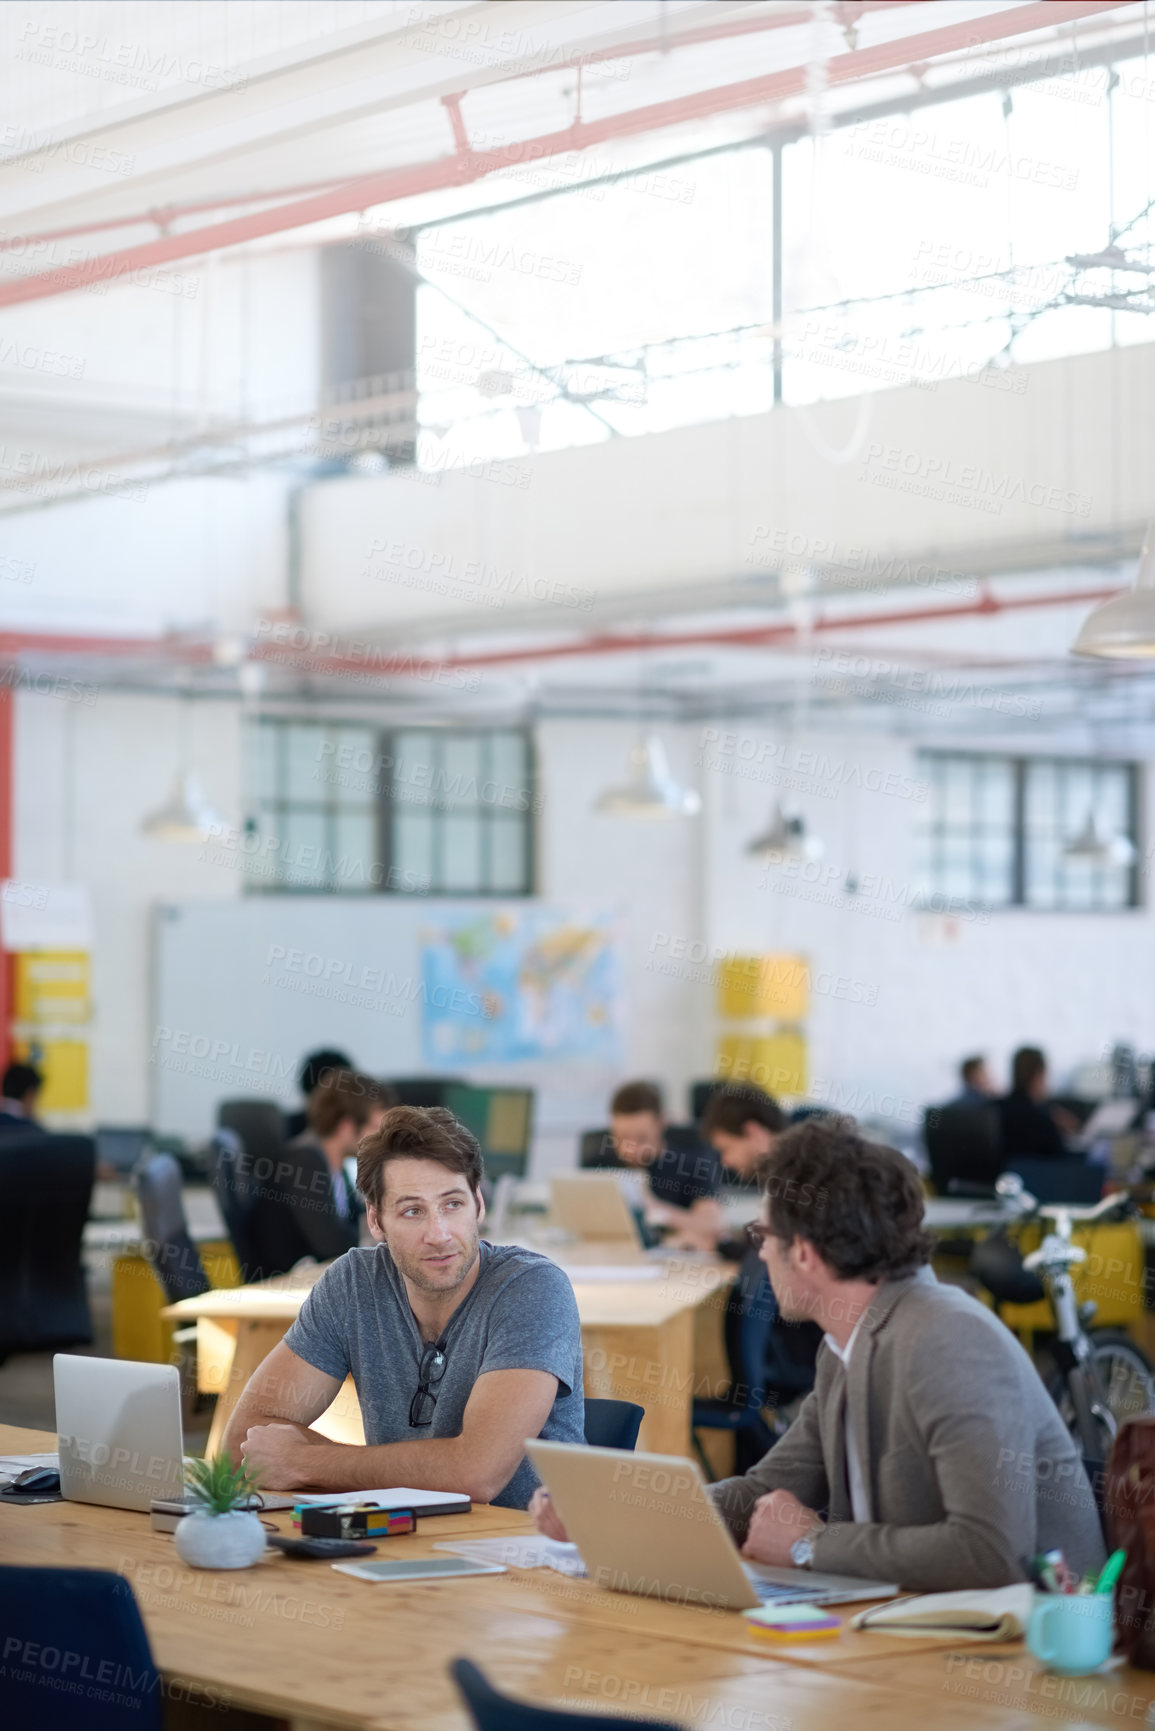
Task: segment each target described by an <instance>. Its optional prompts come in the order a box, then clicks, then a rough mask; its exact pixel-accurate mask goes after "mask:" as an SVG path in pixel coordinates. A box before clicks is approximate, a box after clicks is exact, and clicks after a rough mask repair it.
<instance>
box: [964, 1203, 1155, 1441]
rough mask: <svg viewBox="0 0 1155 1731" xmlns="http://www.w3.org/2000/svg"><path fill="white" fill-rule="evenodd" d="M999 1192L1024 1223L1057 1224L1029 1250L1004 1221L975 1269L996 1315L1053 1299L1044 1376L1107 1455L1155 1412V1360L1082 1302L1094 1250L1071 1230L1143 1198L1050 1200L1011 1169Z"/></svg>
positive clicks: (1076, 1434)
mask: <svg viewBox="0 0 1155 1731" xmlns="http://www.w3.org/2000/svg"><path fill="white" fill-rule="evenodd" d="M995 1191H996V1194H997V1195H998V1197H999V1198H1000V1200H1001V1201H1002V1202H1003V1204H1004V1206H1006V1207H1010V1208H1015V1209H1016V1213H1015V1221H1016V1223H1022V1222H1025V1221H1028V1220H1035V1219H1045V1220H1047V1221H1049V1222H1050V1223H1051V1230H1049V1231H1048V1232H1046V1233H1045V1235H1044V1237H1043V1242H1042V1243H1041V1244H1040V1245H1039V1247H1038V1249H1037V1250H1032V1251H1031V1252H1030V1253H1029V1254H1028V1255H1027V1256H1025V1257H1024V1256H1023V1255H1022V1254H1021V1253H1020V1251H1019V1250H1018V1248H1017V1246H1016V1245H1014V1244H1012V1243H1011V1241H1010V1239H1009V1238H1008V1237H1007V1233H1006V1228H1005V1227H1001V1228H999V1229H998V1230H997V1231H995V1232H993V1233H992V1234H991V1236H990V1237H989V1238H987V1239H984V1241H983V1242H982V1243H981V1244H978V1245H976V1247H975V1249H974V1252H973V1254H972V1256H971V1262H970V1269H971V1273H972V1275H974V1277H975V1278H976V1279H977V1280H979V1281H980V1282H981V1283H982V1285H983V1286H985V1287H986V1289H987V1291H988V1292H989V1293H990V1294H991V1297H992V1298H993V1299H994V1305H995V1314H996V1315H999V1313H1000V1307H1001V1306H1002V1305H1003V1304H1035V1303H1037V1302H1038V1301H1039V1300H1040V1299H1046V1300H1048V1301H1049V1303H1050V1306H1051V1310H1052V1312H1053V1314H1054V1318H1055V1331H1054V1334H1053V1336H1051V1337H1050V1338H1049V1339H1048V1341H1047V1344H1046V1347H1045V1349H1044V1350H1045V1355H1046V1356H1045V1358H1044V1362H1043V1363H1042V1364H1041V1365H1040V1366H1039V1370H1040V1375H1041V1376H1042V1378H1043V1382H1044V1384H1045V1386H1046V1389H1047V1393H1048V1394H1049V1395H1050V1396H1051V1399H1052V1400H1053V1401H1054V1403H1055V1405H1056V1406H1057V1407H1058V1409H1059V1413H1060V1415H1061V1416H1062V1419H1063V1422H1064V1424H1065V1425H1066V1427H1067V1429H1068V1430H1069V1431H1070V1433H1071V1436H1072V1437H1073V1438H1074V1440H1075V1441H1076V1443H1077V1444H1078V1445H1079V1452H1080V1453H1081V1454H1082V1456H1083V1458H1084V1460H1089V1461H1102V1460H1105V1459H1106V1457H1107V1454H1108V1452H1109V1450H1110V1447H1111V1444H1112V1442H1113V1441H1114V1440H1115V1436H1116V1434H1117V1432H1118V1429H1119V1426H1120V1424H1121V1423H1122V1422H1123V1420H1124V1419H1127V1418H1133V1417H1137V1416H1139V1415H1140V1414H1142V1413H1149V1412H1155V1367H1153V1366H1152V1364H1151V1361H1150V1359H1149V1358H1148V1357H1147V1354H1146V1353H1145V1352H1144V1351H1143V1349H1142V1348H1141V1347H1139V1346H1136V1344H1135V1342H1134V1341H1133V1340H1132V1339H1131V1338H1130V1336H1129V1335H1128V1334H1126V1333H1125V1332H1124V1331H1123V1330H1122V1329H1120V1328H1094V1327H1092V1326H1091V1323H1092V1321H1093V1318H1094V1315H1095V1312H1096V1309H1097V1308H1098V1307H1097V1305H1096V1304H1095V1303H1094V1301H1093V1300H1087V1301H1085V1302H1084V1303H1083V1304H1080V1303H1079V1302H1078V1300H1077V1298H1076V1296H1075V1283H1074V1280H1073V1278H1072V1271H1073V1269H1074V1268H1076V1267H1077V1266H1078V1264H1079V1263H1080V1262H1082V1261H1084V1260H1085V1258H1086V1255H1087V1253H1086V1251H1085V1250H1084V1249H1083V1248H1082V1247H1081V1246H1080V1245H1077V1244H1074V1243H1073V1242H1072V1239H1071V1233H1072V1229H1073V1227H1074V1225H1075V1224H1076V1223H1077V1224H1079V1225H1086V1224H1088V1223H1090V1222H1095V1221H1102V1222H1107V1221H1109V1220H1115V1221H1123V1220H1128V1219H1134V1218H1135V1216H1136V1215H1137V1213H1138V1209H1137V1207H1136V1204H1135V1200H1134V1198H1133V1196H1132V1195H1131V1194H1130V1192H1120V1193H1117V1194H1115V1195H1113V1196H1108V1197H1106V1198H1105V1199H1104V1200H1103V1201H1102V1202H1099V1203H1096V1204H1095V1206H1094V1207H1092V1208H1083V1207H1075V1206H1070V1205H1063V1204H1056V1203H1047V1204H1046V1205H1043V1204H1040V1203H1039V1202H1038V1201H1036V1199H1035V1198H1034V1197H1033V1196H1032V1195H1031V1194H1030V1192H1029V1191H1027V1190H1026V1189H1024V1187H1023V1183H1022V1180H1021V1179H1020V1178H1018V1177H1017V1176H1016V1175H1015V1174H1014V1173H1006V1174H1004V1176H1003V1177H1001V1178H1000V1179H999V1180H998V1181H997V1183H996V1185H995Z"/></svg>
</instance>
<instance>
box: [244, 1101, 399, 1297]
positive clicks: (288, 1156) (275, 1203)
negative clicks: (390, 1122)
mask: <svg viewBox="0 0 1155 1731" xmlns="http://www.w3.org/2000/svg"><path fill="white" fill-rule="evenodd" d="M392 1104H393V1095H392V1092H391V1090H390V1089H389V1088H388V1087H387V1085H386V1084H385V1083H383V1082H376V1081H374V1079H373V1077H372V1076H362V1075H359V1074H358V1073H357V1071H355V1070H330V1071H328V1072H327V1079H326V1080H325V1081H324V1082H322V1083H321V1084H320V1086H319V1087H317V1088H314V1090H313V1092H312V1093H311V1094H310V1096H309V1109H308V1119H309V1127H308V1129H307V1130H305V1132H304V1133H303V1134H302V1135H300V1136H297V1137H294V1139H293V1140H292V1141H291V1142H290V1143H289V1144H288V1145H287V1147H286V1149H285V1159H284V1161H282V1162H280V1163H278V1166H277V1171H276V1174H275V1178H274V1184H273V1185H272V1186H270V1187H269V1188H268V1189H267V1190H266V1191H265V1192H264V1193H262V1195H261V1196H260V1197H259V1198H258V1200H257V1202H256V1204H255V1206H254V1209H253V1214H252V1217H251V1221H250V1228H249V1230H250V1232H251V1235H252V1240H253V1248H254V1253H255V1255H256V1260H257V1265H258V1266H259V1268H260V1269H261V1271H262V1273H263V1274H264V1275H266V1276H268V1275H271V1274H283V1273H285V1272H286V1271H287V1270H288V1269H290V1268H292V1266H293V1264H294V1263H296V1262H299V1261H300V1260H301V1258H302V1257H303V1256H312V1257H315V1258H316V1260H317V1261H318V1262H328V1261H330V1260H331V1259H332V1258H333V1257H334V1256H343V1255H344V1253H345V1251H346V1250H351V1249H352V1248H353V1246H354V1245H355V1244H357V1242H358V1241H359V1239H360V1235H361V1216H360V1210H359V1207H358V1203H357V1197H356V1193H355V1191H354V1189H353V1186H352V1185H351V1184H350V1182H349V1179H348V1176H347V1174H346V1171H345V1162H346V1160H348V1159H350V1158H351V1157H352V1156H353V1155H355V1154H356V1152H357V1144H358V1143H359V1142H360V1141H361V1139H362V1137H364V1136H367V1135H371V1134H372V1133H373V1131H375V1130H376V1129H377V1128H378V1126H379V1125H380V1123H381V1120H382V1118H383V1116H384V1114H385V1112H386V1111H387V1110H388V1108H389V1107H390V1106H391V1105H392Z"/></svg>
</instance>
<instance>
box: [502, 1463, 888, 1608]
mask: <svg viewBox="0 0 1155 1731" xmlns="http://www.w3.org/2000/svg"><path fill="white" fill-rule="evenodd" d="M525 1446H526V1452H527V1454H528V1455H529V1458H530V1460H531V1461H532V1462H533V1464H534V1466H535V1467H536V1468H537V1471H538V1474H539V1476H540V1477H541V1480H542V1483H543V1484H544V1485H545V1486H546V1489H547V1490H548V1491H549V1494H550V1496H551V1497H552V1498H553V1500H554V1502H555V1503H556V1504H557V1511H558V1514H559V1515H560V1516H561V1518H562V1521H563V1522H564V1524H565V1527H566V1530H567V1532H568V1533H569V1536H570V1538H571V1539H572V1540H573V1541H574V1543H575V1544H576V1545H577V1548H578V1550H579V1551H580V1552H581V1557H582V1561H583V1562H584V1563H585V1566H586V1569H587V1570H588V1572H589V1578H590V1580H591V1581H592V1582H593V1583H594V1585H595V1586H598V1587H608V1588H611V1589H612V1590H614V1591H615V1592H619V1593H643V1594H646V1595H648V1596H650V1597H652V1598H659V1599H664V1600H665V1601H666V1602H667V1604H683V1605H703V1606H706V1607H708V1608H710V1609H718V1608H722V1609H728V1610H734V1611H745V1610H752V1609H754V1607H755V1606H757V1605H768V1604H781V1605H788V1604H808V1605H838V1604H848V1603H850V1602H851V1601H853V1600H856V1599H892V1598H893V1597H894V1595H895V1594H896V1593H897V1592H898V1587H897V1586H896V1585H895V1584H894V1582H893V1581H866V1580H862V1579H860V1578H859V1577H857V1576H852V1575H823V1574H819V1573H818V1571H817V1570H812V1569H771V1568H766V1567H764V1566H763V1565H761V1564H753V1563H746V1562H744V1561H743V1560H742V1558H741V1557H740V1556H739V1554H738V1549H737V1546H736V1545H735V1544H734V1541H733V1539H732V1538H731V1537H730V1534H729V1532H728V1531H727V1529H726V1526H725V1523H724V1522H723V1520H722V1518H721V1516H720V1515H719V1514H718V1511H717V1510H716V1509H715V1507H714V1504H713V1501H712V1500H711V1498H710V1497H709V1496H708V1495H707V1492H706V1482H705V1480H704V1479H703V1477H702V1474H701V1471H700V1469H699V1468H698V1466H697V1464H696V1462H694V1461H691V1460H683V1459H681V1457H680V1456H678V1455H646V1454H629V1453H627V1452H626V1451H625V1450H623V1449H599V1448H581V1447H579V1446H578V1445H576V1444H573V1443H554V1442H541V1441H540V1440H534V1441H529V1442H527V1443H526V1445H525Z"/></svg>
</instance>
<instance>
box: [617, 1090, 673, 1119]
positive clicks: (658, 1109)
mask: <svg viewBox="0 0 1155 1731" xmlns="http://www.w3.org/2000/svg"><path fill="white" fill-rule="evenodd" d="M634 1112H652V1113H653V1114H654V1116H655V1118H660V1117H661V1116H662V1090H661V1089H660V1088H659V1087H657V1086H656V1085H655V1084H654V1083H653V1082H623V1083H622V1085H621V1087H620V1088H619V1089H618V1091H617V1093H616V1094H615V1095H614V1097H613V1099H612V1100H611V1101H610V1117H611V1118H619V1117H621V1118H628V1117H630V1116H632V1114H633V1113H634Z"/></svg>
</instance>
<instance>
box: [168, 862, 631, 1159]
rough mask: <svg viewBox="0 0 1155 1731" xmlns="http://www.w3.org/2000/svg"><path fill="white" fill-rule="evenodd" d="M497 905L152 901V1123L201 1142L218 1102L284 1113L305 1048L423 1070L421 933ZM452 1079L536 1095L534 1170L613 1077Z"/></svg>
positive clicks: (393, 900) (546, 1070) (389, 1070)
mask: <svg viewBox="0 0 1155 1731" xmlns="http://www.w3.org/2000/svg"><path fill="white" fill-rule="evenodd" d="M525 905H526V904H525V901H524V900H521V901H519V902H518V903H516V904H511V906H513V907H516V908H520V909H524V908H525ZM549 905H550V906H551V907H552V906H554V905H555V904H553V903H550V904H549ZM500 906H501V904H500V903H495V902H494V901H493V900H491V899H488V898H487V899H485V900H474V901H470V900H465V899H458V898H454V899H453V900H452V901H449V900H447V899H441V898H436V899H435V898H428V899H426V898H422V899H421V901H415V900H409V899H408V898H403V897H400V896H396V897H394V896H363V897H362V896H334V895H319V896H302V895H288V896H273V895H269V896H246V897H244V898H241V899H237V900H235V901H234V900H230V901H223V900H221V901H205V902H181V903H175V904H169V905H165V906H162V907H159V908H157V910H156V913H155V933H154V967H153V1004H152V1018H151V1024H152V1025H151V1035H150V1042H151V1043H150V1052H149V1076H150V1102H151V1112H150V1116H151V1121H152V1124H153V1127H154V1128H155V1129H156V1130H157V1131H158V1132H159V1133H161V1134H163V1135H177V1136H183V1137H186V1138H189V1139H190V1140H197V1139H203V1138H205V1137H207V1136H208V1135H209V1133H210V1132H211V1131H212V1129H213V1127H214V1125H215V1123H216V1109H217V1105H218V1103H219V1102H220V1101H221V1100H227V1099H259V1100H276V1101H278V1102H279V1103H280V1104H281V1105H282V1106H283V1107H284V1109H285V1110H286V1111H290V1110H292V1109H293V1108H294V1107H295V1106H296V1105H297V1104H298V1101H299V1095H298V1092H297V1086H296V1081H295V1077H296V1072H297V1069H298V1067H299V1065H300V1062H301V1059H302V1057H303V1056H304V1055H305V1053H307V1052H309V1051H312V1050H314V1049H315V1048H317V1047H318V1046H336V1047H338V1048H340V1049H341V1050H343V1051H345V1052H347V1053H348V1055H349V1057H350V1058H351V1059H352V1061H353V1063H354V1064H355V1065H356V1066H357V1067H358V1068H359V1069H363V1070H366V1071H368V1072H369V1074H370V1075H375V1076H419V1075H422V1074H429V1073H431V1072H430V1066H429V1065H428V1064H426V1063H424V1062H423V1060H422V1055H421V1011H422V1005H421V981H422V970H421V934H422V931H423V929H425V928H426V927H428V926H431V925H435V924H436V923H437V921H438V919H439V917H440V916H443V915H444V914H445V913H446V912H447V911H448V910H450V909H453V910H457V909H460V910H469V909H475V910H477V911H478V912H486V913H490V914H492V913H494V912H496V911H497V909H498V908H499V907H500ZM575 917H580V915H579V914H578V913H577V910H575ZM463 1074H467V1075H468V1079H469V1080H470V1081H474V1082H478V1083H485V1082H490V1081H492V1082H506V1083H509V1084H510V1085H517V1084H521V1085H523V1086H529V1087H533V1088H535V1089H536V1090H537V1119H536V1122H537V1134H535V1169H536V1170H545V1169H548V1168H549V1167H551V1166H554V1165H557V1164H569V1163H572V1162H571V1161H570V1159H569V1147H570V1143H571V1142H572V1138H573V1135H574V1133H575V1132H576V1130H578V1129H580V1128H583V1127H589V1126H592V1125H597V1124H601V1123H603V1122H604V1114H605V1106H606V1097H607V1094H608V1093H609V1092H610V1091H611V1089H612V1087H613V1085H614V1082H615V1080H616V1076H615V1075H614V1073H613V1072H611V1071H610V1070H609V1069H607V1068H605V1067H603V1066H601V1065H595V1064H574V1063H567V1064H564V1065H561V1064H545V1063H520V1064H517V1065H514V1064H502V1065H493V1064H490V1065H473V1066H471V1067H470V1069H469V1071H468V1072H467V1073H466V1072H463ZM563 1131H564V1138H565V1148H564V1150H563V1149H562V1148H561V1147H560V1144H559V1147H558V1148H557V1149H556V1150H546V1151H545V1155H546V1157H545V1158H544V1160H542V1159H537V1158H536V1155H537V1153H538V1148H537V1144H538V1140H539V1137H540V1136H542V1135H544V1137H545V1138H546V1140H547V1142H548V1141H549V1139H550V1137H551V1136H557V1135H561V1134H562V1133H563ZM563 1154H564V1158H563Z"/></svg>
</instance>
